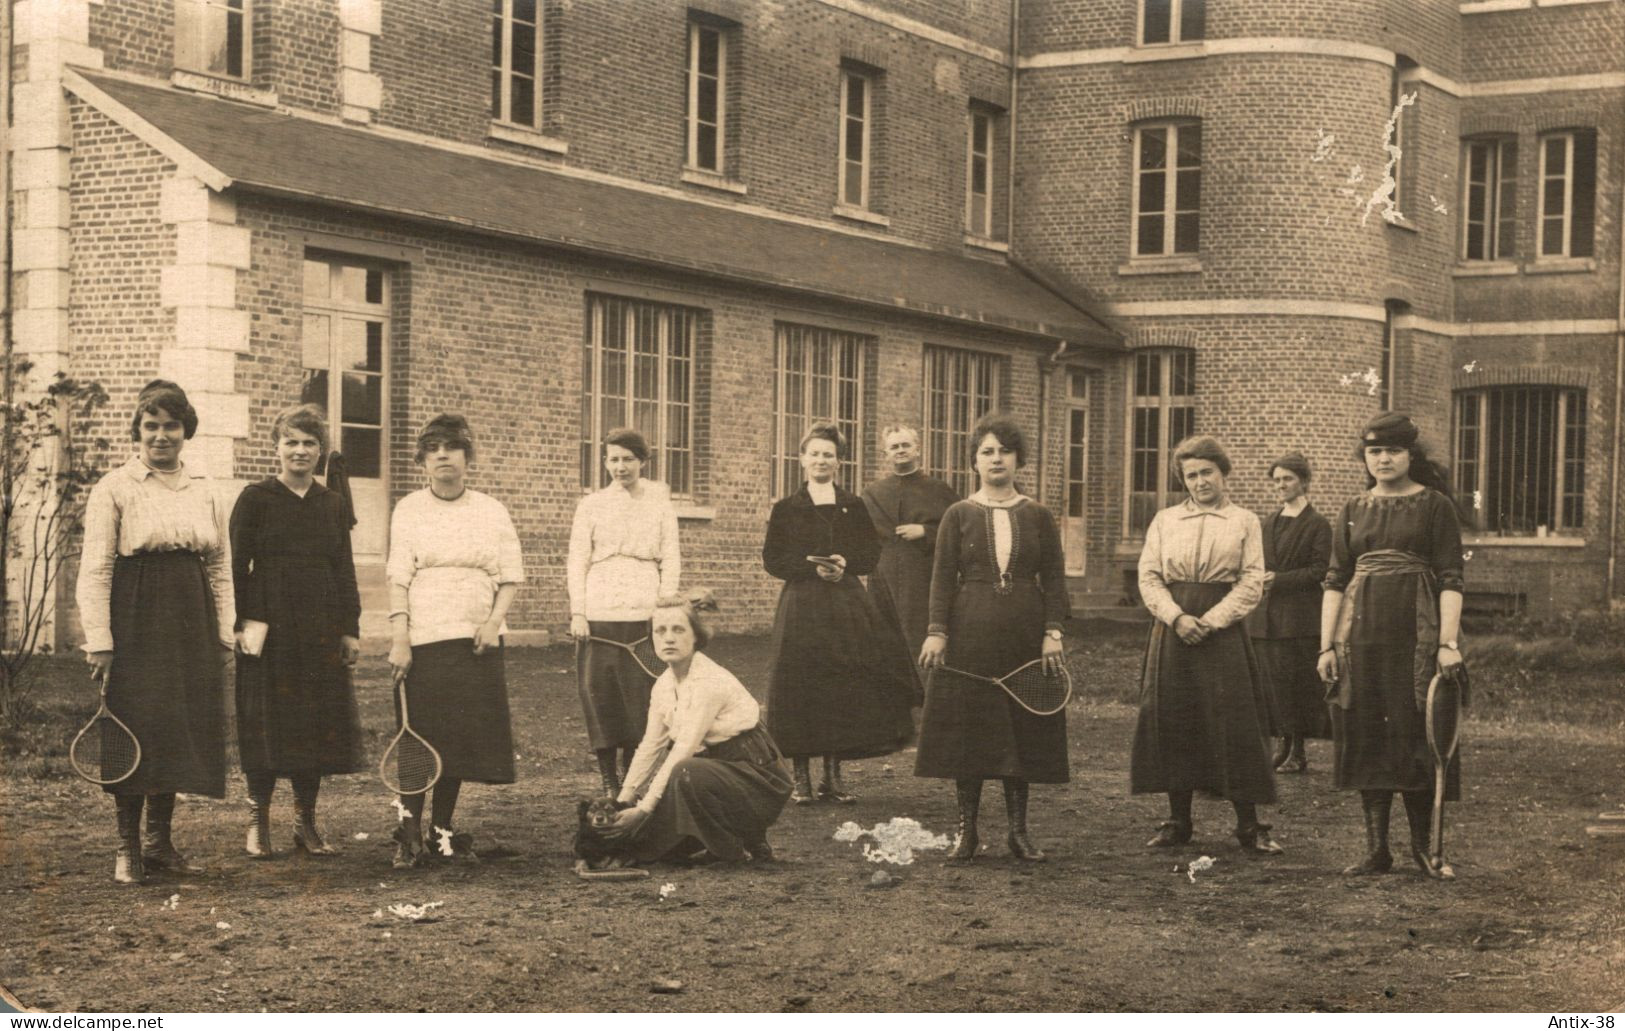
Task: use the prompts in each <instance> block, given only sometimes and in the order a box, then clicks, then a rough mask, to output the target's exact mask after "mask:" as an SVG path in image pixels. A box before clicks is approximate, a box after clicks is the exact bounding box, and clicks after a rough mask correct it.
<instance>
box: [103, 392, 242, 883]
mask: <svg viewBox="0 0 1625 1031" xmlns="http://www.w3.org/2000/svg"><path fill="white" fill-rule="evenodd" d="M196 432H197V412H196V411H194V410H193V408H192V405H191V403H190V402H189V401H188V400H187V398H186V392H185V391H183V390H182V389H181V388H180V387H178V386H176V385H175V384H174V383H171V382H169V381H168V380H160V379H155V380H153V381H152V382H150V383H148V384H147V385H146V386H145V387H143V388H142V390H141V395H140V396H139V397H138V398H137V399H136V404H135V415H134V417H133V418H132V419H131V420H130V438H131V439H132V440H133V441H135V443H136V455H135V457H133V458H131V459H130V460H129V461H128V462H126V463H124V464H123V465H121V466H119V467H118V468H117V469H113V470H112V471H110V472H108V473H107V475H105V476H103V477H102V478H101V480H100V481H98V482H97V484H96V486H95V487H93V488H91V491H90V498H89V501H88V502H87V505H86V509H85V545H84V552H83V554H82V556H81V558H80V566H79V582H78V585H77V595H78V603H79V619H80V622H81V623H82V624H83V626H84V631H85V652H86V653H87V659H88V661H89V663H90V665H91V667H92V670H93V674H92V675H93V676H95V677H96V678H97V679H102V680H105V681H106V684H107V702H108V706H109V708H111V709H112V710H113V711H114V712H115V713H116V714H117V715H118V716H119V718H120V719H122V720H123V721H124V722H125V723H126V724H127V725H128V726H129V728H130V730H131V731H132V732H133V733H134V734H135V736H136V739H137V740H138V741H140V742H141V762H140V764H139V765H138V766H137V767H136V770H135V773H134V774H132V775H131V776H130V777H129V778H128V779H126V780H124V781H122V782H120V783H118V784H114V785H110V786H109V787H108V788H107V789H106V790H107V791H108V792H109V793H110V794H112V795H113V800H114V802H115V803H116V805H117V807H118V830H119V848H118V855H117V858H116V860H115V862H114V865H113V879H114V880H115V881H117V882H119V883H120V884H135V883H139V882H140V881H141V880H142V879H143V877H144V874H145V871H147V870H167V871H170V872H172V873H182V874H186V873H198V872H200V871H199V869H198V867H196V866H193V865H192V864H191V863H189V862H187V860H186V859H185V857H183V856H182V855H181V853H180V852H179V851H178V850H177V849H176V848H175V845H174V843H173V842H172V841H171V839H170V821H171V820H172V818H173V816H174V812H175V795H176V793H177V792H183V791H184V792H186V793H187V794H189V795H207V796H208V797H210V798H223V797H225V794H226V734H225V730H226V728H225V698H224V693H223V691H222V688H223V686H224V685H223V683H222V668H223V667H224V665H225V663H226V662H227V661H228V660H229V659H230V658H231V648H232V628H233V627H234V626H235V625H236V622H237V615H236V608H235V605H234V603H233V600H232V586H231V545H230V539H229V533H228V530H227V512H226V506H225V504H224V503H223V502H222V501H221V500H220V498H219V497H218V496H217V494H216V493H215V490H214V487H213V485H212V484H211V483H210V482H209V481H208V480H207V479H205V478H204V477H202V476H201V475H197V474H194V473H192V472H191V471H190V470H188V469H187V468H186V465H185V463H183V462H182V461H181V450H182V448H184V447H185V445H186V442H187V441H188V440H191V439H192V435H193V434H195V433H196ZM143 807H145V809H146V816H147V827H146V834H145V835H143V834H142V832H141V813H142V809H143Z"/></svg>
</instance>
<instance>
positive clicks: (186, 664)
mask: <svg viewBox="0 0 1625 1031" xmlns="http://www.w3.org/2000/svg"><path fill="white" fill-rule="evenodd" d="M111 615H112V624H113V626H112V629H113V669H112V674H111V677H110V678H109V680H108V683H107V707H108V708H109V709H111V710H113V714H114V715H115V716H117V717H118V718H119V719H121V720H123V721H124V722H125V723H126V724H127V725H128V726H129V728H130V730H131V731H132V732H133V733H134V734H135V736H136V740H138V741H140V742H141V764H140V765H139V766H137V767H136V770H135V773H134V774H132V775H131V776H130V778H129V779H128V780H125V781H122V782H120V783H118V784H113V785H109V786H108V787H107V789H106V790H107V791H109V792H111V793H115V794H120V795H124V794H131V795H143V794H144V795H156V794H164V793H167V792H172V791H184V792H186V793H187V794H189V795H207V796H209V797H211V798H224V797H225V795H226V692H225V686H226V685H225V677H224V675H223V674H224V666H223V664H222V663H221V656H222V654H223V653H222V651H221V647H220V635H219V631H218V623H217V622H216V619H215V609H214V594H213V592H212V591H211V590H210V589H209V578H208V573H207V571H206V570H205V569H204V567H203V559H202V558H201V557H199V556H198V555H197V554H196V553H195V552H191V551H149V552H142V553H140V554H136V555H120V556H119V557H118V559H117V561H116V562H114V564H113V591H112V613H111Z"/></svg>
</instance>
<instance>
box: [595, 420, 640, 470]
mask: <svg viewBox="0 0 1625 1031" xmlns="http://www.w3.org/2000/svg"><path fill="white" fill-rule="evenodd" d="M611 444H614V445H615V446H616V447H624V448H626V450H628V451H630V452H632V454H634V455H636V456H637V459H638V461H640V462H647V461H648V460H649V442H648V441H647V440H644V439H643V434H641V433H639V432H638V431H637V430H635V429H633V428H632V427H630V426H621V427H618V428H616V429H613V430H610V431H609V432H608V433H606V434H604V448H605V452H606V453H608V449H609V446H610V445H611Z"/></svg>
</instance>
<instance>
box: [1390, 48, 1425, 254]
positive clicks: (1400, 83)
mask: <svg viewBox="0 0 1625 1031" xmlns="http://www.w3.org/2000/svg"><path fill="white" fill-rule="evenodd" d="M1416 68H1417V64H1416V62H1415V61H1414V60H1412V59H1411V58H1409V57H1406V56H1405V55H1404V54H1395V55H1394V69H1393V73H1392V75H1390V76H1389V80H1388V117H1390V118H1392V119H1393V120H1394V131H1393V132H1392V134H1390V135H1389V137H1388V141H1387V150H1388V154H1387V157H1388V166H1387V167H1388V169H1389V171H1390V173H1391V174H1392V175H1393V179H1394V192H1393V193H1392V194H1391V195H1390V201H1391V204H1392V207H1391V208H1390V209H1388V210H1386V211H1385V212H1384V214H1383V218H1384V219H1386V220H1387V221H1389V222H1399V221H1402V220H1403V216H1404V213H1405V204H1406V202H1407V201H1409V200H1410V191H1409V190H1408V189H1407V186H1408V184H1407V182H1406V178H1405V177H1406V169H1408V168H1410V167H1411V166H1412V165H1414V164H1415V162H1407V161H1406V160H1405V148H1406V146H1408V145H1409V143H1410V133H1409V132H1408V131H1407V129H1406V119H1407V118H1408V117H1409V116H1408V115H1407V114H1406V112H1407V111H1410V110H1414V109H1415V107H1416V101H1417V98H1418V97H1419V96H1421V91H1420V90H1418V89H1414V88H1413V89H1412V90H1411V92H1409V93H1406V92H1405V87H1406V86H1413V85H1414V76H1415V75H1416Z"/></svg>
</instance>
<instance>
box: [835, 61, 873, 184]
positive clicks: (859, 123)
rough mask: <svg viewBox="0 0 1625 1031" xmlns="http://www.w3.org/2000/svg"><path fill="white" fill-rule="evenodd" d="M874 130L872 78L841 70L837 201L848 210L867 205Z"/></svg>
mask: <svg viewBox="0 0 1625 1031" xmlns="http://www.w3.org/2000/svg"><path fill="white" fill-rule="evenodd" d="M873 131H874V77H873V76H872V75H870V74H869V73H867V72H862V71H858V70H856V69H853V68H843V69H841V133H840V144H839V145H840V154H839V155H838V157H839V165H840V169H841V182H840V201H841V203H842V204H845V205H847V206H849V207H854V208H867V207H868V206H869V172H870V168H871V165H872V161H871V151H872V147H871V146H870V144H871V142H872V137H873Z"/></svg>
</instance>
